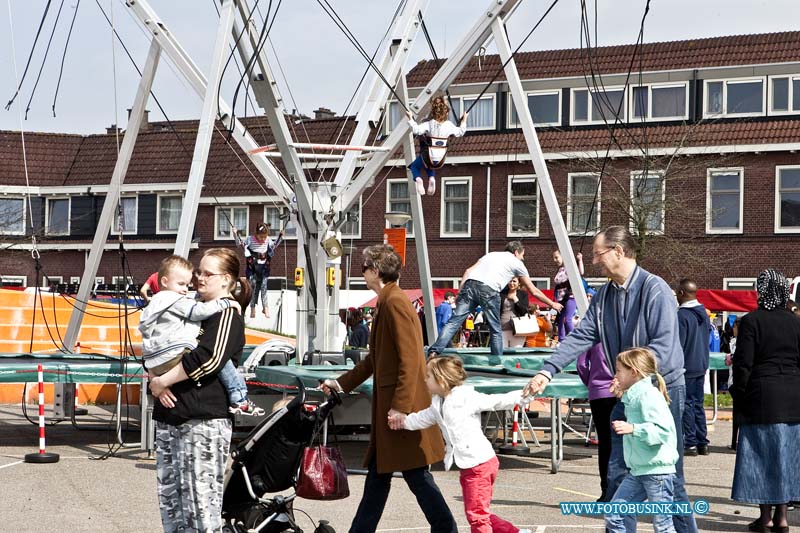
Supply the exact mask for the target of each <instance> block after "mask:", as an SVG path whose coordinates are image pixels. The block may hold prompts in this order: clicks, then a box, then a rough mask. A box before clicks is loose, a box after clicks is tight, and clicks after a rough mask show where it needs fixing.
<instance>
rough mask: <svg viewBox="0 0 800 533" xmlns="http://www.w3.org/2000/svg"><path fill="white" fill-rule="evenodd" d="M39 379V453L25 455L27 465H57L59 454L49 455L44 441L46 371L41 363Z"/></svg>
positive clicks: (38, 368)
mask: <svg viewBox="0 0 800 533" xmlns="http://www.w3.org/2000/svg"><path fill="white" fill-rule="evenodd" d="M37 371H38V377H39V453H29V454H27V455H25V462H26V463H57V462H58V459H59V456H58V454H57V453H47V452H46V451H45V440H44V369H43V368H42V365H41V363H40V364H39V365H38V367H37Z"/></svg>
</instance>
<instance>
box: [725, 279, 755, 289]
mask: <svg viewBox="0 0 800 533" xmlns="http://www.w3.org/2000/svg"><path fill="white" fill-rule="evenodd" d="M722 287H723V288H724V289H725V290H726V291H754V290H756V278H722Z"/></svg>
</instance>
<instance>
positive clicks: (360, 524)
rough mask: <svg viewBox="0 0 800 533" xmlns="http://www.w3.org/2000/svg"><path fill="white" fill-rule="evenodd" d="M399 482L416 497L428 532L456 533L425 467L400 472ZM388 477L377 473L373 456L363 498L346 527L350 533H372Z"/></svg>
mask: <svg viewBox="0 0 800 533" xmlns="http://www.w3.org/2000/svg"><path fill="white" fill-rule="evenodd" d="M402 474H403V479H404V480H405V482H406V485H408V488H409V489H411V492H412V493H413V494H414V496H416V498H417V503H418V504H419V507H420V509H422V512H423V513H424V514H425V518H426V519H427V520H428V523H429V524H430V525H431V533H457V532H458V528H457V527H456V521H455V519H454V518H453V513H451V512H450V508H449V507H448V506H447V502H445V500H444V496H442V493H441V492H440V491H439V487H437V486H436V483H435V482H434V481H433V476H432V475H431V473H430V472H428V467H426V466H424V467H422V468H415V469H413V470H406V471H404V472H402ZM391 486H392V474H379V473H378V467H377V464H376V462H375V457H373V458H372V461H371V462H370V464H369V468H368V470H367V480H366V481H365V482H364V495H363V496H361V503H359V504H358V511H356V516H355V518H353V523H352V524H351V525H350V533H374V531H375V530H376V529H377V528H378V522H380V520H381V515H383V509H384V507H385V506H386V500H387V498H388V497H389V489H390V488H391Z"/></svg>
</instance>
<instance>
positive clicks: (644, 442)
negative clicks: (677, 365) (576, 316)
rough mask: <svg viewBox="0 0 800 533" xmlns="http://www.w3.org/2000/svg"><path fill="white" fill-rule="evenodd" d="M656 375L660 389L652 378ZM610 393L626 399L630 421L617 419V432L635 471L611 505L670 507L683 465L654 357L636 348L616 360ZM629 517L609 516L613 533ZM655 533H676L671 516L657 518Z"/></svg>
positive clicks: (662, 379) (614, 428) (607, 525)
mask: <svg viewBox="0 0 800 533" xmlns="http://www.w3.org/2000/svg"><path fill="white" fill-rule="evenodd" d="M653 375H655V377H656V381H657V383H658V387H655V386H654V384H653V381H652V376H653ZM611 392H612V393H614V394H616V395H617V396H618V397H619V396H621V397H622V403H624V404H625V417H626V418H627V420H615V421H614V422H612V423H611V427H612V429H613V430H614V431H615V432H616V433H617V434H618V435H623V437H622V445H623V452H624V455H625V464H626V465H627V467H628V468H629V469H630V471H629V472H628V475H627V476H626V477H625V479H624V480H623V481H622V483H621V484H620V486H619V488H618V489H617V492H616V493H615V494H614V497H613V498H612V499H611V501H612V503H614V502H619V503H631V502H644V501H645V500H647V501H649V502H671V501H672V494H673V493H672V488H673V478H674V476H675V463H677V462H678V450H677V434H676V431H675V423H674V422H673V420H672V415H671V414H670V410H669V395H668V394H667V386H666V384H665V383H664V378H663V377H661V374H659V373H658V371H657V368H656V358H655V354H653V352H651V351H650V350H648V349H647V348H633V349H631V350H627V351H625V352H622V353H620V354H619V355H618V356H617V371H616V374H615V375H614V380H613V381H612V382H611ZM624 518H625V517H624V515H623V514H621V513H617V514H608V515H606V527H607V528H608V530H609V531H611V532H617V531H619V532H624V531H625V524H624ZM653 529H654V531H655V532H657V533H660V532H662V531H663V532H667V531H669V532H673V531H675V528H674V527H673V525H672V516H670V515H668V514H653Z"/></svg>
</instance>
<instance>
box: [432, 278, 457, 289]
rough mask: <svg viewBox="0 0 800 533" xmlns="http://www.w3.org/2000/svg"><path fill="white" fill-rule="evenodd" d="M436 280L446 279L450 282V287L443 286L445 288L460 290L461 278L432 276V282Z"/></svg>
mask: <svg viewBox="0 0 800 533" xmlns="http://www.w3.org/2000/svg"><path fill="white" fill-rule="evenodd" d="M434 281H446V282H448V283H450V286H449V287H443V288H445V289H455V290H458V288H459V285H461V278H434V277H431V282H434ZM431 284H432V283H431Z"/></svg>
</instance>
